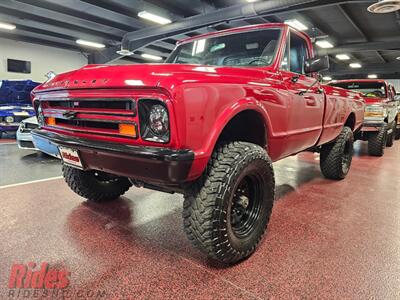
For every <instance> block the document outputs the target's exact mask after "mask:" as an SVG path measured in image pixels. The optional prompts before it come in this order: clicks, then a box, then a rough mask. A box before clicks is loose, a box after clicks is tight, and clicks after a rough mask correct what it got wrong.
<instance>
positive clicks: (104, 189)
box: [62, 165, 132, 202]
mask: <svg viewBox="0 0 400 300" xmlns="http://www.w3.org/2000/svg"><path fill="white" fill-rule="evenodd" d="M62 171H63V175H64V179H65V181H66V182H67V184H68V186H69V187H70V188H71V190H73V191H74V192H75V193H76V194H78V195H79V196H81V197H83V198H86V199H87V200H89V201H92V202H106V201H111V200H115V199H118V197H119V196H121V195H123V194H124V193H125V192H126V191H127V190H128V189H129V188H130V187H131V186H132V184H131V183H130V182H129V180H128V179H127V178H124V177H118V176H113V175H110V174H107V173H104V172H99V171H82V170H79V169H76V168H72V167H68V166H66V165H63V168H62Z"/></svg>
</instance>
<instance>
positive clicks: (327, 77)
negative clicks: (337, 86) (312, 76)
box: [322, 76, 332, 81]
mask: <svg viewBox="0 0 400 300" xmlns="http://www.w3.org/2000/svg"><path fill="white" fill-rule="evenodd" d="M322 79H323V80H325V81H331V80H332V77H330V76H324V77H322Z"/></svg>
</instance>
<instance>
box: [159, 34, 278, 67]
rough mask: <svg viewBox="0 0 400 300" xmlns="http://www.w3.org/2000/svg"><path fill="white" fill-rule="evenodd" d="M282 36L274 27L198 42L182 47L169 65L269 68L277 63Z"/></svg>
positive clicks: (176, 50) (172, 56)
mask: <svg viewBox="0 0 400 300" xmlns="http://www.w3.org/2000/svg"><path fill="white" fill-rule="evenodd" d="M280 33H281V30H280V29H277V28H273V29H263V30H255V31H246V32H241V33H235V34H228V35H222V36H216V37H210V38H205V39H201V40H196V41H193V42H189V43H185V44H182V45H180V46H178V47H177V48H176V49H175V50H174V51H173V52H172V54H171V56H170V57H169V58H168V59H167V61H166V63H174V64H201V65H212V66H237V67H240V66H268V65H270V64H272V62H273V61H274V57H275V52H276V49H277V46H278V41H279V38H280Z"/></svg>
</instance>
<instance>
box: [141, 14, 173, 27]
mask: <svg viewBox="0 0 400 300" xmlns="http://www.w3.org/2000/svg"><path fill="white" fill-rule="evenodd" d="M138 16H139V17H140V18H142V19H146V20H149V21H152V22H155V23H158V24H161V25H165V24H169V23H172V21H171V20H170V19H167V18H163V17H160V16H157V15H155V14H152V13H149V12H147V11H145V10H143V11H141V12H139V13H138Z"/></svg>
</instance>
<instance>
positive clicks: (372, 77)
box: [368, 74, 378, 79]
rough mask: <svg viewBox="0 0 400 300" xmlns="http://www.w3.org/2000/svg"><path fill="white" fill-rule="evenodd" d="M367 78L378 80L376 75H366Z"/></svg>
mask: <svg viewBox="0 0 400 300" xmlns="http://www.w3.org/2000/svg"><path fill="white" fill-rule="evenodd" d="M368 78H371V79H376V78H378V75H376V74H369V75H368Z"/></svg>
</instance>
